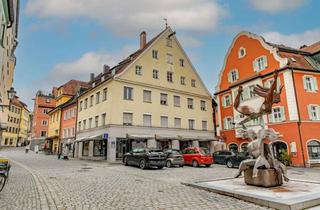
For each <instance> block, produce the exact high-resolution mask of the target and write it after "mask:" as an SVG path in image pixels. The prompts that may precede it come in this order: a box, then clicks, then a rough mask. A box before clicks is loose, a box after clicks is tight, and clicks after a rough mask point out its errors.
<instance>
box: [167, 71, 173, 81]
mask: <svg viewBox="0 0 320 210" xmlns="http://www.w3.org/2000/svg"><path fill="white" fill-rule="evenodd" d="M172 75H173V73H172V72H171V71H168V72H167V81H168V82H173V79H172Z"/></svg>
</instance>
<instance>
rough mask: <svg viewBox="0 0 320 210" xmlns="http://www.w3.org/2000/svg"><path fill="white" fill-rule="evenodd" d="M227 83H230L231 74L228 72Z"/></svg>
mask: <svg viewBox="0 0 320 210" xmlns="http://www.w3.org/2000/svg"><path fill="white" fill-rule="evenodd" d="M228 82H231V72H228Z"/></svg>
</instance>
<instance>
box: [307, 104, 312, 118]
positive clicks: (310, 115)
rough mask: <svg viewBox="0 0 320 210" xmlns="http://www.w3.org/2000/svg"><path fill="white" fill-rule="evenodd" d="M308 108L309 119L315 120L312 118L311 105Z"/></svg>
mask: <svg viewBox="0 0 320 210" xmlns="http://www.w3.org/2000/svg"><path fill="white" fill-rule="evenodd" d="M307 108H308V114H309V119H310V120H313V119H312V118H313V117H312V112H311V105H310V104H309V105H308V106H307Z"/></svg>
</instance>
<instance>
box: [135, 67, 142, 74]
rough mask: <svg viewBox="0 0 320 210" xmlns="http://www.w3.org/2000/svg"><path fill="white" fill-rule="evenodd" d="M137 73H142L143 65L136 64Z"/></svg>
mask: <svg viewBox="0 0 320 210" xmlns="http://www.w3.org/2000/svg"><path fill="white" fill-rule="evenodd" d="M136 75H142V66H136Z"/></svg>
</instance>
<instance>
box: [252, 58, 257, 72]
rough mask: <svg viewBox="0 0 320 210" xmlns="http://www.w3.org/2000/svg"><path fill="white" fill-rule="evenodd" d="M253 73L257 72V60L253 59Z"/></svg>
mask: <svg viewBox="0 0 320 210" xmlns="http://www.w3.org/2000/svg"><path fill="white" fill-rule="evenodd" d="M252 64H253V71H258V65H257V60H256V59H255V60H254V61H253V63H252Z"/></svg>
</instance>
